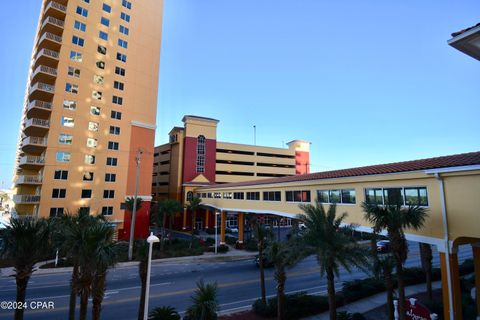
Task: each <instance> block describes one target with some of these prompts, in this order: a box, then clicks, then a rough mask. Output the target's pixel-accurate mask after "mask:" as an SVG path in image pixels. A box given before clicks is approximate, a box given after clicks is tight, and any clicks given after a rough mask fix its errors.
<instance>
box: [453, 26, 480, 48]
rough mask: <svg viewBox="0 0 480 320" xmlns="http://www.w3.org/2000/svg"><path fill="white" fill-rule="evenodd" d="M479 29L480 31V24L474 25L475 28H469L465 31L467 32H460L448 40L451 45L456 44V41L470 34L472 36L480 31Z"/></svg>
mask: <svg viewBox="0 0 480 320" xmlns="http://www.w3.org/2000/svg"><path fill="white" fill-rule="evenodd" d="M479 31H480V26H477V27H474V28H472V29H470V30H467V31H465V32H462V33H461V34H459V35H458V36H455V37H453V38H451V39H449V40H447V42H448V44H449V45H453V44H456V42H458V41H460V40H462V39H464V38H467V37H469V36H471V35H473V34H475V33H477V32H479Z"/></svg>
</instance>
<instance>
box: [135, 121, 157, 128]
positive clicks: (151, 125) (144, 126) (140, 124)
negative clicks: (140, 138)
mask: <svg viewBox="0 0 480 320" xmlns="http://www.w3.org/2000/svg"><path fill="white" fill-rule="evenodd" d="M130 124H131V125H132V126H135V127H140V128H145V129H152V130H155V129H156V128H157V126H156V125H154V124H149V123H144V122H140V121H135V120H133V121H132V122H130Z"/></svg>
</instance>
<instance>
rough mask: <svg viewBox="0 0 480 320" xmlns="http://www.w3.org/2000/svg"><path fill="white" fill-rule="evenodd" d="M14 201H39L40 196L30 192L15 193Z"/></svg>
mask: <svg viewBox="0 0 480 320" xmlns="http://www.w3.org/2000/svg"><path fill="white" fill-rule="evenodd" d="M13 202H15V203H38V202H40V196H37V195H30V194H15V195H13Z"/></svg>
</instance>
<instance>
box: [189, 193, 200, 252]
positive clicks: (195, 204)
mask: <svg viewBox="0 0 480 320" xmlns="http://www.w3.org/2000/svg"><path fill="white" fill-rule="evenodd" d="M201 203H202V199H200V198H199V197H193V198H192V199H190V200H188V203H187V209H188V210H190V211H191V212H192V242H191V243H190V248H191V247H192V246H193V240H194V235H193V234H194V231H195V220H196V218H197V210H198V209H199V208H200V205H201Z"/></svg>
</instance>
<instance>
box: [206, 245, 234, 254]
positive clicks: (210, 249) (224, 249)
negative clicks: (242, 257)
mask: <svg viewBox="0 0 480 320" xmlns="http://www.w3.org/2000/svg"><path fill="white" fill-rule="evenodd" d="M228 249H229V248H228V246H226V245H224V244H222V245H219V246H217V252H218V253H226V252H228ZM207 252H215V245H213V246H210V247H208V249H207Z"/></svg>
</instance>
